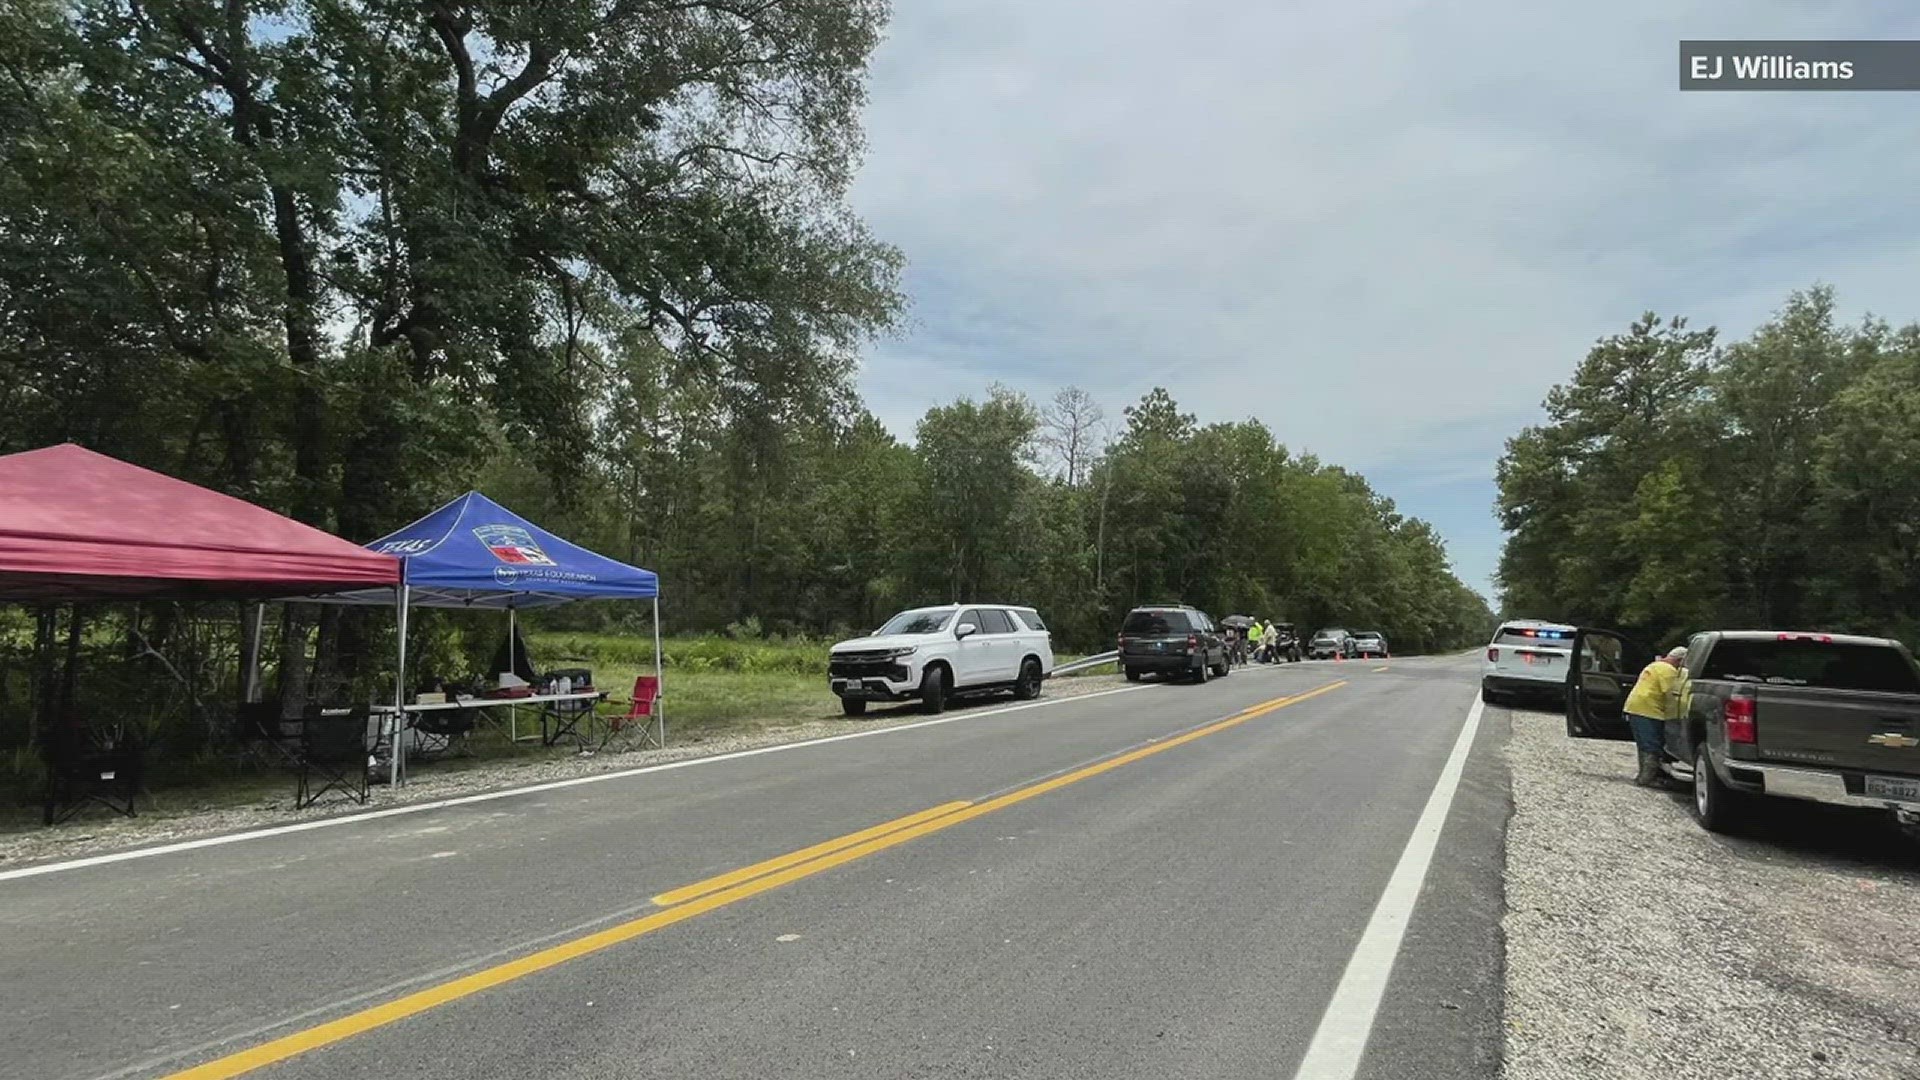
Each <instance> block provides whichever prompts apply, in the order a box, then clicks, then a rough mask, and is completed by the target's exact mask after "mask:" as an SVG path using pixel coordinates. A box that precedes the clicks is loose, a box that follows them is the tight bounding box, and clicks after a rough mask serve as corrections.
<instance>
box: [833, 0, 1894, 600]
mask: <svg viewBox="0 0 1920 1080" xmlns="http://www.w3.org/2000/svg"><path fill="white" fill-rule="evenodd" d="M1888 8H1889V5H1885V4H1871V3H1861V2H1854V3H1833V4H1827V5H1821V6H1817V7H1816V6H1813V5H1803V4H1787V3H1776V4H1754V3H1731V2H1727V3H1707V2H1704V0H1696V2H1693V3H1685V2H1669V3H1656V2H1652V0H1639V2H1635V3H1624V4H1613V5H1605V6H1601V7H1584V8H1583V7H1575V6H1571V5H1560V4H1552V5H1541V4H1528V3H1520V2H1517V0H1503V2H1501V3H1483V4H1476V5H1437V4H1432V3H1418V2H1413V0H1397V2H1392V3H1375V4H1367V5H1360V4H1349V5H1303V4H1274V3H1256V2H1246V3H1225V2H1221V0H1214V2H1211V3H1200V4H1176V3H1171V2H1163V3H1146V2H1143V0H1105V2H1093V0H1051V2H1050V0H901V2H900V3H899V4H897V10H896V13H895V16H894V24H893V29H892V34H891V37H890V40H889V41H888V42H887V44H886V45H884V46H883V47H882V49H881V51H880V54H879V55H878V57H877V58H876V64H875V78H874V86H873V101H872V104H871V106H870V108H869V110H868V129H869V133H870V139H871V152H870V154H869V158H868V162H867V165H866V167H865V169H864V170H863V172H862V174H861V177H860V180H859V182H858V184H857V185H856V190H855V202H856V205H857V207H858V208H859V209H860V210H861V212H862V213H863V214H865V215H866V216H867V218H868V219H869V221H870V222H871V223H872V224H873V226H874V227H875V229H876V231H878V232H879V233H880V235H882V236H884V237H886V238H888V239H890V240H892V241H894V242H896V243H898V244H900V245H901V246H902V247H903V248H904V249H905V251H906V253H907V255H908V258H909V260H910V262H911V268H910V270H909V273H908V285H909V288H910V289H911V291H912V292H913V293H914V297H915V301H916V310H915V327H914V329H913V331H912V332H911V333H909V334H908V335H906V336H904V337H903V338H901V339H899V340H895V341H890V342H887V343H885V344H883V345H882V346H880V347H879V348H878V349H876V350H875V352H874V354H873V356H872V357H871V359H870V361H869V363H868V365H867V369H866V372H865V375H864V377H863V387H864V389H865V390H866V392H867V394H868V397H869V400H870V402H871V403H872V405H873V407H874V408H875V410H876V411H877V412H878V413H880V415H881V416H882V418H883V419H885V420H887V421H888V422H889V424H891V425H892V426H893V427H895V429H896V430H898V431H900V432H901V433H903V434H905V433H908V432H910V431H911V427H912V422H913V420H914V419H915V418H917V416H918V415H919V414H920V413H921V412H923V411H924V410H925V408H926V407H927V406H928V405H930V404H933V403H934V402H935V401H940V400H950V399H951V398H953V397H955V396H959V395H962V394H975V395H977V394H979V393H980V392H982V391H983V390H984V388H985V386H986V384H987V383H988V382H991V381H995V380H1000V381H1004V382H1007V383H1009V384H1011V385H1014V386H1016V387H1018V388H1021V389H1025V390H1027V391H1029V392H1031V393H1033V394H1034V395H1035V396H1045V395H1047V394H1050V393H1051V391H1052V390H1053V389H1054V388H1056V387H1058V386H1061V385H1064V384H1067V383H1078V384H1080V385H1082V386H1086V387H1088V388H1089V389H1091V390H1093V391H1095V392H1096V393H1097V394H1098V395H1100V396H1101V397H1102V398H1103V399H1104V400H1105V401H1106V402H1107V403H1108V405H1109V408H1110V409H1111V410H1112V411H1114V412H1116V413H1117V411H1118V408H1119V406H1121V405H1123V404H1125V403H1127V402H1129V401H1131V400H1133V399H1134V398H1137V397H1138V396H1139V394H1141V393H1143V392H1144V391H1145V390H1146V389H1148V388H1149V387H1151V386H1153V385H1156V384H1160V385H1166V386H1168V387H1169V388H1170V389H1171V390H1172V391H1173V393H1174V394H1175V396H1176V397H1177V398H1178V399H1179V400H1180V402H1181V403H1182V405H1183V406H1185V407H1187V408H1188V409H1190V410H1192V411H1195V412H1198V413H1199V414H1200V415H1201V417H1202V418H1203V419H1205V420H1217V419H1236V418H1240V417H1246V416H1255V417H1258V418H1260V419H1262V420H1264V421H1266V422H1267V423H1268V424H1269V425H1270V426H1271V427H1273V428H1274V430H1275V431H1276V432H1277V433H1278V434H1279V435H1280V437H1281V438H1282V439H1283V440H1284V441H1286V442H1287V443H1288V444H1289V445H1291V446H1294V447H1297V448H1306V449H1311V450H1313V451H1314V452H1317V453H1319V454H1320V455H1321V456H1322V457H1324V458H1327V459H1330V460H1335V461H1340V462H1343V463H1348V464H1351V465H1354V466H1356V467H1358V468H1361V469H1364V470H1369V471H1377V472H1378V473H1379V474H1380V475H1381V476H1382V477H1383V478H1393V480H1394V482H1396V483H1398V484H1400V485H1401V486H1402V487H1403V489H1404V490H1393V489H1392V488H1391V487H1389V490H1388V494H1391V495H1393V496H1395V497H1396V499H1398V501H1399V502H1400V503H1401V505H1402V507H1403V509H1405V510H1406V511H1407V512H1409V513H1413V514H1418V515H1421V516H1430V517H1433V518H1434V519H1435V520H1437V521H1438V520H1444V521H1445V522H1446V523H1447V524H1446V526H1445V531H1446V533H1447V535H1448V536H1449V539H1450V540H1451V541H1453V542H1454V547H1455V553H1456V557H1457V561H1458V562H1459V563H1460V569H1461V571H1462V572H1463V574H1465V575H1466V576H1467V577H1468V578H1469V579H1470V580H1475V581H1478V580H1484V577H1485V575H1486V574H1487V573H1488V572H1490V570H1491V568H1492V557H1493V556H1492V553H1494V552H1496V551H1497V531H1496V527H1495V525H1494V523H1493V520H1492V518H1491V514H1490V511H1488V510H1487V508H1486V506H1485V503H1484V501H1483V502H1482V504H1481V506H1479V507H1475V508H1471V512H1469V508H1467V507H1463V506H1461V505H1459V504H1458V500H1459V499H1462V498H1468V497H1471V498H1476V499H1482V500H1484V498H1485V497H1486V496H1487V495H1488V494H1489V493H1490V487H1485V488H1482V489H1481V490H1480V491H1479V493H1478V494H1474V495H1472V496H1467V495H1463V494H1462V492H1463V491H1464V490H1466V488H1465V487H1464V486H1463V485H1461V484H1460V483H1458V477H1459V476H1461V475H1462V474H1463V473H1470V472H1471V470H1472V469H1474V468H1476V467H1478V468H1481V469H1482V470H1483V475H1484V476H1486V477H1488V478H1489V479H1490V478H1491V475H1492V470H1493V458H1494V456H1496V455H1497V454H1498V452H1499V448H1500V445H1501V442H1502V440H1503V439H1504V438H1505V437H1506V436H1507V435H1508V434H1511V433H1512V431H1513V430H1514V429H1515V428H1516V427H1517V426H1518V425H1519V424H1521V423H1524V422H1526V420H1527V418H1528V417H1529V416H1531V415H1533V410H1534V409H1535V406H1536V405H1537V403H1538V402H1539V400H1540V398H1541V397H1542V395H1543V394H1544V393H1545V391H1546V389H1547V388H1548V387H1549V386H1550V385H1551V384H1552V383H1553V382H1555V381H1556V380H1558V379H1560V378H1562V377H1564V376H1565V375H1566V374H1567V373H1568V372H1569V371H1570V370H1571V367H1572V365H1573V364H1574V363H1575V362H1576V361H1577V359H1578V358H1579V356H1580V355H1581V354H1582V353H1583V352H1584V350H1585V349H1586V347H1587V346H1588V344H1590V342H1591V341H1592V340H1593V339H1594V338H1595V337H1597V336H1599V335H1601V334H1604V333H1609V332H1612V331H1613V330H1616V329H1618V328H1620V327H1622V326H1624V325H1625V324H1626V323H1627V322H1628V321H1630V320H1631V319H1632V318H1633V317H1634V316H1636V315H1637V314H1639V312H1640V311H1642V310H1644V309H1646V308H1649V307H1651V308H1657V309H1659V310H1661V311H1663V312H1672V313H1682V314H1688V315H1690V316H1692V317H1693V318H1694V320H1695V321H1696V322H1697V323H1719V324H1721V325H1723V326H1725V327H1727V328H1728V329H1730V330H1734V331H1736V332H1738V331H1744V330H1745V329H1746V328H1747V327H1749V326H1751V325H1752V323H1753V322H1755V321H1757V320H1758V319H1760V318H1763V317H1764V316H1765V314H1766V312H1767V311H1768V310H1769V309H1770V308H1771V307H1773V306H1774V305H1776V304H1777V303H1779V301H1780V300H1781V299H1783V298H1784V296H1785V294H1786V292H1787V291H1789V290H1791V289H1793V288H1796V287H1800V286H1803V285H1806V284H1809V283H1811V282H1812V281H1814V280H1816V279H1818V280H1824V281H1828V282H1831V283H1833V284H1834V285H1836V286H1837V287H1838V288H1839V289H1840V292H1841V298H1842V300H1843V302H1845V303H1847V304H1848V306H1849V307H1850V308H1856V309H1858V308H1872V309H1875V310H1877V311H1880V312H1883V313H1885V314H1888V315H1890V316H1892V317H1904V316H1907V315H1909V314H1912V315H1920V310H1915V308H1914V306H1912V305H1910V303H1909V297H1910V296H1911V295H1912V294H1913V292H1914V285H1915V284H1916V276H1917V274H1916V270H1915V269H1914V267H1916V266H1920V262H1916V259H1915V255H1916V254H1920V215H1917V214H1916V213H1915V211H1916V210H1920V194H1916V193H1914V192H1913V191H1912V189H1911V181H1910V178H1911V177H1912V176H1913V175H1915V174H1916V169H1915V166H1916V165H1920V147H1916V146H1915V145H1914V144H1913V143H1912V140H1910V139H1908V138H1906V137H1905V135H1906V133H1907V132H1909V131H1910V130H1911V122H1910V119H1909V114H1910V110H1911V109H1912V107H1913V104H1914V99H1913V98H1912V96H1910V95H1898V94H1883V95H1874V94H1824V95H1823V94H1791V95H1789V94H1684V95H1683V94H1681V93H1679V92H1678V91H1677V90H1676V89H1675V83H1676V81H1677V72H1678V60H1677V42H1678V41H1679V40H1680V39H1681V38H1683V37H1697V38H1704V37H1740V38H1793V37H1898V36H1920V34H1916V33H1914V31H1916V30H1920V22H1916V21H1914V20H1913V19H1912V18H1911V17H1907V16H1902V18H1903V19H1904V20H1905V25H1901V24H1900V23H1889V21H1888V18H1887V16H1888ZM1437 499H1450V500H1454V501H1452V502H1445V503H1440V502H1436V501H1434V500H1437ZM1423 500H1426V501H1425V502H1423ZM1475 521H1483V522H1484V525H1483V526H1476V525H1475V524H1474V522H1475Z"/></svg>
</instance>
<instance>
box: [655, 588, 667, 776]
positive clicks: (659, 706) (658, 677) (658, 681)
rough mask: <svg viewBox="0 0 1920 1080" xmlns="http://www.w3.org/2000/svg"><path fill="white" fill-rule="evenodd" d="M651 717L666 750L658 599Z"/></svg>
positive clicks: (665, 691) (658, 599) (664, 687)
mask: <svg viewBox="0 0 1920 1080" xmlns="http://www.w3.org/2000/svg"><path fill="white" fill-rule="evenodd" d="M653 685H654V692H653V715H654V716H655V718H657V719H658V720H659V723H660V749H662V750H665V749H666V748H667V706H666V700H667V682H666V679H665V678H664V677H663V672H662V671H661V664H660V598H659V597H657V596H656V597H654V598H653Z"/></svg>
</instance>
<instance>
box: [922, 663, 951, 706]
mask: <svg viewBox="0 0 1920 1080" xmlns="http://www.w3.org/2000/svg"><path fill="white" fill-rule="evenodd" d="M920 711H921V712H923V713H930V714H939V713H943V712H946V711H947V669H946V668H943V667H941V666H940V665H938V664H934V665H932V666H930V667H928V668H927V670H926V672H925V673H924V674H922V675H921V676H920Z"/></svg>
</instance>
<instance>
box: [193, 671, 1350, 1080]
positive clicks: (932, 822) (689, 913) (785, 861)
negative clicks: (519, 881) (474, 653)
mask: <svg viewBox="0 0 1920 1080" xmlns="http://www.w3.org/2000/svg"><path fill="white" fill-rule="evenodd" d="M1345 685H1346V681H1345V680H1341V681H1339V682H1333V683H1328V684H1326V685H1325V686H1321V687H1318V688H1316V689H1313V690H1309V691H1307V692H1306V693H1304V694H1295V695H1293V696H1291V697H1283V698H1275V699H1274V700H1272V701H1267V702H1262V703H1261V704H1259V705H1255V706H1253V707H1252V708H1249V709H1244V710H1242V711H1240V712H1238V713H1235V714H1234V715H1232V716H1229V717H1227V718H1226V719H1224V720H1218V721H1215V722H1213V723H1211V724H1207V725H1205V726H1203V727H1198V728H1194V729H1192V730H1189V731H1185V732H1182V733H1181V734H1179V735H1175V736H1172V737H1170V738H1167V739H1162V740H1161V741H1159V742H1155V743H1150V744H1148V745H1146V746H1143V747H1140V748H1139V749H1136V750H1129V751H1127V752H1126V753H1124V754H1118V755H1116V756H1114V757H1110V758H1107V759H1105V760H1104V761H1099V762H1095V763H1094V764H1092V765H1087V766H1085V767H1083V768H1079V769H1075V770H1073V771H1071V772H1067V773H1062V774H1061V775H1059V776H1055V777H1052V778H1050V779H1047V780H1042V781H1039V782H1038V783H1034V784H1029V785H1027V786H1026V787H1023V788H1019V789H1017V790H1014V791H1010V792H1008V793H1007V794H1005V795H999V796H996V797H994V798H991V799H987V800H986V801H984V802H978V803H975V802H950V803H945V804H943V805H940V806H935V807H932V808H930V809H927V810H922V811H920V812H919V813H916V814H908V815H907V816H906V817H902V818H896V819H894V820H893V821H889V822H886V823H884V824H880V825H875V826H873V827H872V828H868V829H862V830H860V831H859V832H854V833H848V834H847V835H845V836H842V837H839V838H837V839H834V840H828V841H826V842H824V843H820V844H815V845H813V846H812V847H807V848H802V849H800V850H799V851H794V852H790V853H788V854H786V855H781V856H779V857H777V858H773V859H768V860H767V861H765V862H760V863H755V864H754V865H752V866H746V867H742V868H740V869H738V870H733V871H729V872H728V873H725V874H720V875H718V876H716V877H711V878H708V879H706V880H705V881H698V882H695V883H694V884H692V885H687V886H685V887H682V888H679V889H674V890H672V891H670V892H664V893H661V894H660V895H659V896H656V897H654V898H653V901H654V903H655V904H657V905H659V906H660V907H661V910H660V911H656V912H653V913H652V914H650V915H643V916H641V917H640V918H637V919H633V920H631V921H629V922H624V923H621V924H619V925H618V926H611V927H608V928H607V929H605V930H600V931H597V932H595V933H592V934H587V935H585V936H584V937H578V938H574V939H573V940H571V941H567V942H562V943H561V944H559V945H554V946H552V947H550V948H546V949H541V950H540V951H539V952H535V953H531V954H529V955H526V956H523V957H520V958H519V959H517V960H509V961H507V962H506V963H503V964H498V965H496V966H494V967H489V968H483V969H482V970H480V971H476V972H473V973H472V974H470V975H463V976H461V977H460V978H457V979H452V980H450V981H448V982H444V983H440V984H438V985H435V986H430V987H427V988H426V989H424V990H418V991H415V992H414V993H411V994H407V995H406V996H404V997H399V998H395V999H394V1000H392V1001H389V1002H386V1003H385V1004H381V1005H375V1006H373V1007H371V1008H368V1009H363V1010H361V1011H359V1012H355V1013H349V1014H348V1015H346V1016H343V1017H340V1018H339V1019H337V1020H331V1021H328V1022H327V1023H324V1024H320V1025H317V1026H315V1027H310V1028H307V1029H305V1030H303V1031H296V1032H294V1033H293V1034H291V1035H286V1036H283V1037H281V1038H278V1039H275V1040H273V1041H272V1042H267V1043H262V1044H261V1045H259V1046H255V1047H252V1048H251V1049H247V1050H242V1051H240V1052H238V1053H235V1054H230V1055H228V1056H226V1057H223V1058H218V1059H215V1060H213V1061H209V1062H207V1063H206V1064H204V1065H196V1066H194V1067H193V1068H190V1069H186V1070H184V1071H181V1072H176V1073H173V1074H171V1075H170V1076H168V1077H167V1078H166V1080H224V1078H226V1077H234V1076H240V1075H242V1074H245V1073H249V1072H252V1071H253V1070H255V1069H259V1068H262V1067H264V1066H267V1065H271V1064H273V1063H275V1062H279V1061H285V1060H287V1059H288V1058H291V1057H294V1056H296V1055H299V1054H304V1053H306V1052H307V1051H309V1050H315V1049H318V1048H320V1047H322V1046H328V1045H330V1044H333V1043H337V1042H340V1041H341V1040H343V1039H349V1038H352V1037H353V1036H355V1035H359V1034H362V1033H364V1032H368V1031H371V1030H373V1029H374V1028H378V1027H385V1026H386V1025H388V1024H391V1023H394V1022H395V1021H399V1020H404V1019H406V1018H407V1017H409V1016H414V1015H416V1014H419V1013H423V1012H426V1011H427V1010H428V1009H432V1008H436V1007H438V1006H441V1005H445V1004H447V1003H448V1002H452V1001H458V1000H459V999H461V998H464V997H468V996H470V995H473V994H477V993H479V992H480V991H482V990H488V989H491V988H493V987H496V986H500V985H503V984H505V983H510V982H513V981H515V980H516V979H523V978H525V977H527V976H528V975H532V974H535V973H536V972H541V971H545V970H547V969H548V968H551V967H557V966H559V965H561V964H564V963H566V962H567V961H569V960H576V959H578V958H580V957H582V956H588V955H591V954H593V953H597V952H600V951H601V950H603V949H609V948H612V947H613V946H615V945H619V944H622V943H624V942H628V941H632V940H633V939H635V938H638V937H643V936H645V935H647V934H651V933H653V932H654V931H656V930H663V929H665V928H667V927H669V926H672V925H674V924H675V923H680V922H685V921H686V920H688V919H691V918H693V917H694V916H696V915H703V914H705V913H707V912H709V911H713V910H715V909H716V908H723V907H726V906H728V905H730V904H736V903H738V902H740V901H742V900H745V899H747V898H749V897H752V896H758V895H759V894H761V893H764V892H767V891H769V890H772V889H777V888H779V887H780V886H782V885H787V884H791V883H792V882H795V881H799V880H801V879H802V878H808V877H812V876H813V875H815V874H819V873H822V872H824V871H827V870H831V869H833V868H834V867H836V866H844V865H845V864H847V863H850V862H853V861H854V860H856V859H864V858H866V857H867V856H868V855H872V854H874V853H875V852H879V851H885V850H886V849H888V848H890V847H895V846H897V845H900V844H904V843H906V842H908V841H909V840H915V839H918V838H920V837H922V836H926V835H928V834H929V833H935V832H939V831H940V830H942V829H950V828H952V827H953V826H955V825H958V824H960V823H962V822H966V821H972V820H973V819H975V818H978V817H983V816H985V815H987V814H991V813H993V812H994V811H996V810H1004V809H1006V808H1007V807H1009V806H1013V805H1015V804H1017V803H1023V802H1025V801H1027V800H1028V799H1031V798H1034V797H1036V796H1040V795H1044V794H1046V793H1047V792H1049V791H1058V790H1059V789H1061V788H1063V787H1066V786H1067V785H1069V784H1077V783H1079V782H1080V781H1082V780H1086V779H1089V778H1092V777H1095V776H1099V775H1100V774H1102V773H1107V772H1112V771H1113V770H1115V769H1118V768H1120V767H1122V766H1124V765H1130V764H1132V763H1133V762H1136V761H1139V760H1141V759H1143V758H1148V757H1152V756H1153V755H1155V754H1160V753H1165V752H1166V751H1168V750H1171V749H1173V748H1174V747H1176V746H1184V745H1186V744H1187V743H1190V742H1193V741H1195V740H1196V739H1204V738H1206V737H1207V736H1209V735H1213V734H1216V733H1218V732H1222V731H1225V730H1227V729H1228V728H1231V727H1234V726H1236V725H1239V724H1244V723H1246V722H1247V721H1249V720H1252V719H1253V718H1255V717H1257V716H1264V715H1266V714H1267V713H1270V712H1273V711H1274V710H1276V709H1284V708H1286V707H1287V706H1289V705H1293V704H1297V703H1299V702H1302V701H1306V700H1308V699H1309V698H1316V697H1319V696H1320V695H1321V694H1325V693H1328V692H1330V691H1333V690H1336V689H1338V688H1340V687H1342V686H1345Z"/></svg>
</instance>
